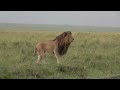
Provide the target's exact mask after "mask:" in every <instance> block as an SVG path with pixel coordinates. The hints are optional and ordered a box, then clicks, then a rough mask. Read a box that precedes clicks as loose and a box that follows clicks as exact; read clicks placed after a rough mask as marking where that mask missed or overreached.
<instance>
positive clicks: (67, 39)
mask: <svg viewBox="0 0 120 90" xmlns="http://www.w3.org/2000/svg"><path fill="white" fill-rule="evenodd" d="M73 40H74V38H73V36H72V33H71V32H70V31H67V32H63V33H62V34H61V35H59V36H57V37H56V38H55V39H54V40H49V41H44V42H39V43H37V45H36V47H35V52H34V55H35V54H36V52H37V54H38V60H37V63H39V61H42V62H43V63H46V62H45V61H43V58H44V55H45V52H48V53H51V54H53V55H54V56H55V57H56V59H57V63H59V58H60V57H61V56H63V55H64V54H66V53H67V51H68V48H69V46H70V44H71V42H72V41H73Z"/></svg>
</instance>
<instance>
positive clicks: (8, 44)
mask: <svg viewBox="0 0 120 90" xmlns="http://www.w3.org/2000/svg"><path fill="white" fill-rule="evenodd" d="M61 32H62V31H51V32H50V31H25V32H23V31H21V32H20V31H17V32H15V31H4V30H1V31H0V78H1V79H104V78H107V79H109V78H120V32H82V31H72V33H73V36H74V39H75V41H74V42H73V43H72V44H71V46H70V48H69V50H68V52H67V54H66V55H65V56H64V57H63V60H62V61H60V62H61V63H60V64H57V63H56V59H55V58H54V57H53V56H51V55H50V54H47V55H46V57H45V61H46V62H47V63H48V64H47V65H46V64H37V63H36V60H37V55H36V56H35V57H33V52H34V46H35V44H36V43H37V42H38V41H41V40H50V39H54V38H55V37H56V36H57V35H59V34H60V33H61Z"/></svg>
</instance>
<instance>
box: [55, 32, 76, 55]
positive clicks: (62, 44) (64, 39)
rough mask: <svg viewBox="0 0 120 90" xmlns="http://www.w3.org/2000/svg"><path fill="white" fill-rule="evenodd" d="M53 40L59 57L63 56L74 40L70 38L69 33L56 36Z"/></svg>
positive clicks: (70, 34)
mask: <svg viewBox="0 0 120 90" xmlns="http://www.w3.org/2000/svg"><path fill="white" fill-rule="evenodd" d="M54 40H57V43H58V53H59V55H64V54H66V53H67V50H68V47H69V45H70V44H71V42H73V40H74V38H73V36H72V33H71V32H70V31H67V32H63V33H62V34H61V35H59V36H57V37H56V38H55V39H54Z"/></svg>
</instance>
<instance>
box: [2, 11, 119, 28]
mask: <svg viewBox="0 0 120 90" xmlns="http://www.w3.org/2000/svg"><path fill="white" fill-rule="evenodd" d="M0 23H25V24H58V25H64V24H67V25H87V26H88V25H89V26H112V27H120V11H0Z"/></svg>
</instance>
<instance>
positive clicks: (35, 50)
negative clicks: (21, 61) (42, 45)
mask: <svg viewBox="0 0 120 90" xmlns="http://www.w3.org/2000/svg"><path fill="white" fill-rule="evenodd" d="M36 52H37V48H36V47H34V54H33V56H35V54H36Z"/></svg>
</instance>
